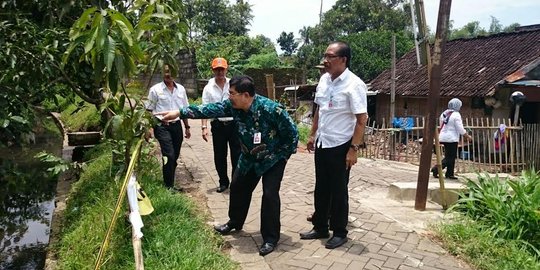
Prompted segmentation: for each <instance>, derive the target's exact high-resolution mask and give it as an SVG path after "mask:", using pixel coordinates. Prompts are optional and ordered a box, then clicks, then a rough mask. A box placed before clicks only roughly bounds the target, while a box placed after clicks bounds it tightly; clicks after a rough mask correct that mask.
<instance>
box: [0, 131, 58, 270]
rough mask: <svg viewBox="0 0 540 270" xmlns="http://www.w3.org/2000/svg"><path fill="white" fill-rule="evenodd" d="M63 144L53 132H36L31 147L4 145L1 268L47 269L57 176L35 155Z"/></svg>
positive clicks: (0, 158)
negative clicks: (8, 146)
mask: <svg viewBox="0 0 540 270" xmlns="http://www.w3.org/2000/svg"><path fill="white" fill-rule="evenodd" d="M61 148H62V145H61V138H58V137H57V136H55V135H52V134H38V135H36V144H34V145H32V146H30V147H29V148H25V149H23V148H20V147H12V148H7V149H5V148H4V149H2V148H0V202H1V205H0V269H43V267H44V265H45V252H46V248H47V244H48V242H49V233H50V223H51V217H52V213H53V211H54V192H55V187H56V177H51V176H50V175H49V174H48V173H47V172H46V170H47V168H46V167H45V166H44V165H43V164H41V162H40V161H38V160H36V159H34V158H33V156H34V155H35V154H36V153H38V152H40V151H42V150H46V151H47V152H49V153H53V154H55V155H58V156H59V155H60V153H61Z"/></svg>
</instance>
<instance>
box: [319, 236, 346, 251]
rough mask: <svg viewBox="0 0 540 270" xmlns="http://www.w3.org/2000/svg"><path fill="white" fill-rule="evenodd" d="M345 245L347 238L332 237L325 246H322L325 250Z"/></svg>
mask: <svg viewBox="0 0 540 270" xmlns="http://www.w3.org/2000/svg"><path fill="white" fill-rule="evenodd" d="M345 243H347V237H339V236H332V238H330V240H328V242H326V245H324V247H326V248H327V249H334V248H337V247H339V246H341V245H343V244H345Z"/></svg>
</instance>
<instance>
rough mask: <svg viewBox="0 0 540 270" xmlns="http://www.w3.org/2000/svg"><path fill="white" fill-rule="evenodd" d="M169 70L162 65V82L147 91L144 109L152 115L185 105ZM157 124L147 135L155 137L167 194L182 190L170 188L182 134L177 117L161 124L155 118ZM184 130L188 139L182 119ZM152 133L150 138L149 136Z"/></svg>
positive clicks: (186, 123)
mask: <svg viewBox="0 0 540 270" xmlns="http://www.w3.org/2000/svg"><path fill="white" fill-rule="evenodd" d="M171 72H172V70H171V68H170V67H169V65H164V66H163V82H160V83H157V84H155V85H154V86H152V87H151V88H150V91H149V92H148V101H147V102H146V109H147V110H148V111H150V112H152V113H158V112H166V111H171V110H179V109H181V108H184V107H187V106H189V103H188V97H187V94H186V89H185V88H184V87H183V86H182V85H180V84H178V83H176V82H175V81H174V80H173V77H172V74H171ZM156 117H157V118H158V120H159V123H158V124H157V125H155V126H154V127H153V128H152V129H150V133H149V136H155V137H156V139H157V140H158V141H159V145H160V148H161V156H162V159H163V181H164V182H165V187H167V188H168V189H170V190H171V191H182V189H181V188H175V187H174V174H175V171H176V166H177V165H178V163H177V160H178V157H179V156H180V146H181V145H182V141H183V136H184V134H183V133H184V132H183V130H182V125H181V124H180V118H176V119H173V120H169V121H162V118H163V116H161V115H158V116H156ZM182 121H183V122H184V127H185V129H186V134H185V137H186V138H187V139H189V138H190V137H191V132H190V130H189V128H190V127H189V123H188V120H187V119H182ZM152 133H153V135H152Z"/></svg>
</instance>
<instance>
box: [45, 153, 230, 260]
mask: <svg viewBox="0 0 540 270" xmlns="http://www.w3.org/2000/svg"><path fill="white" fill-rule="evenodd" d="M98 148H100V149H98V150H95V151H93V153H91V154H90V158H91V159H92V160H93V161H92V162H91V163H90V164H88V167H87V169H86V170H85V171H84V172H83V173H82V175H81V178H80V180H79V181H78V182H76V183H75V184H74V185H73V187H72V194H70V200H69V202H68V205H67V209H66V211H65V213H66V214H65V222H64V227H63V228H64V229H63V231H62V233H61V239H60V241H59V243H58V244H57V246H55V247H54V248H55V249H56V250H58V257H59V258H60V259H59V261H58V267H59V269H93V267H94V263H95V260H96V258H97V254H98V251H99V247H100V246H101V243H102V239H103V237H104V235H105V232H106V230H107V227H108V224H109V222H110V218H111V216H112V213H113V210H114V209H113V207H114V205H115V203H116V198H117V196H118V190H119V187H120V185H121V183H120V182H121V181H120V180H115V179H114V176H113V175H114V172H115V170H116V168H114V167H112V166H111V155H110V152H111V149H110V148H107V147H106V146H104V145H102V146H99V147H98ZM140 166H141V167H140V169H139V170H138V171H139V172H141V175H139V177H138V180H139V182H140V184H141V186H143V188H144V189H145V191H146V193H147V194H148V196H149V197H150V199H151V201H152V205H153V207H154V209H155V210H154V212H153V213H152V214H150V215H148V216H144V217H143V222H144V227H143V229H142V232H143V234H144V236H143V238H142V249H143V257H144V265H145V268H146V269H237V268H238V266H237V265H236V264H235V263H234V262H232V261H231V260H230V259H229V258H228V257H227V256H226V255H225V254H223V253H222V252H221V250H220V248H221V247H222V245H223V240H222V238H221V237H219V236H217V235H216V234H215V233H214V232H213V231H212V230H211V228H210V227H209V226H208V225H206V224H205V217H204V216H202V215H201V214H200V213H201V212H204V211H201V210H200V209H198V207H200V206H196V205H194V204H193V202H192V201H190V199H189V198H188V197H186V196H185V195H183V194H172V193H170V192H169V191H167V190H165V189H164V188H163V187H162V180H161V173H160V169H161V166H160V164H159V163H158V162H157V160H156V159H155V158H149V157H146V158H144V159H143V161H142V162H141V165H140ZM120 178H122V177H120ZM121 213H122V214H125V213H126V211H125V209H124V210H123V211H122V212H121ZM130 239H131V229H130V227H129V224H128V222H127V219H126V216H125V215H121V216H120V218H119V220H117V223H116V228H115V230H114V232H113V236H112V239H111V242H110V245H109V248H108V250H107V252H106V256H105V259H104V265H103V267H102V269H134V268H135V267H134V258H133V248H132V245H131V240H130Z"/></svg>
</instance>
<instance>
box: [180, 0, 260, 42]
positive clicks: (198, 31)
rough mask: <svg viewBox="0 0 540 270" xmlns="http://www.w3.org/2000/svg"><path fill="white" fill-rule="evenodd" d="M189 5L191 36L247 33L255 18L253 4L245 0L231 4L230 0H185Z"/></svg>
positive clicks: (201, 36) (188, 18) (188, 15)
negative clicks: (252, 10)
mask: <svg viewBox="0 0 540 270" xmlns="http://www.w3.org/2000/svg"><path fill="white" fill-rule="evenodd" d="M183 1H184V3H185V5H186V6H187V11H188V12H187V13H186V14H187V20H188V21H189V22H190V23H189V24H190V36H191V37H193V38H204V37H207V36H227V35H239V36H241V35H246V34H247V32H248V28H247V26H248V25H249V24H250V22H251V20H252V19H253V15H252V14H251V6H250V5H249V3H247V2H245V1H243V0H237V1H236V4H234V5H230V4H229V1H228V0H183Z"/></svg>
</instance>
